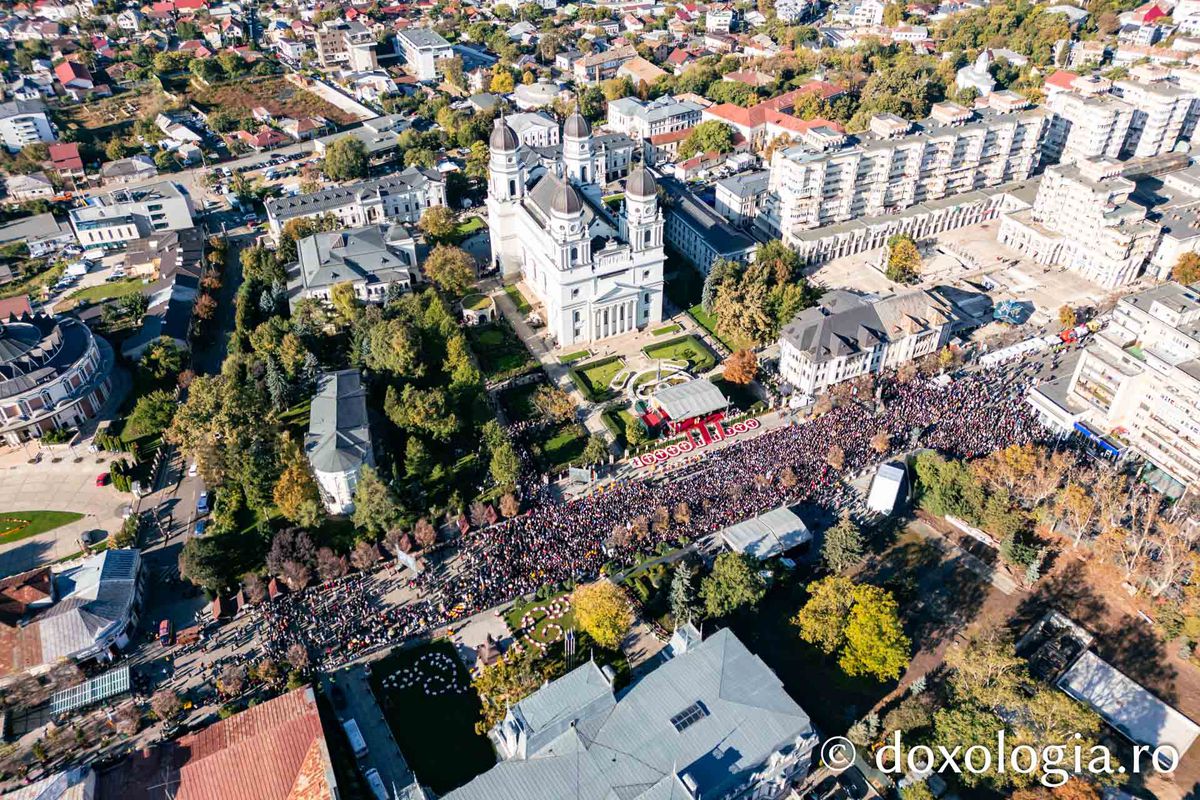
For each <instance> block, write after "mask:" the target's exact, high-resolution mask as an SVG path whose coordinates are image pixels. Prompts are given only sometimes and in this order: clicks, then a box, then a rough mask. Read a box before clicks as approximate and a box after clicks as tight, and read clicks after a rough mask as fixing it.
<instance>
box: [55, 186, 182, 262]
mask: <svg viewBox="0 0 1200 800" xmlns="http://www.w3.org/2000/svg"><path fill="white" fill-rule="evenodd" d="M70 220H71V228H72V229H73V230H74V231H75V236H76V238H78V239H79V244H80V246H82V247H83V248H84V249H87V248H90V247H101V248H104V249H106V250H114V249H119V248H123V247H125V245H126V244H127V243H128V242H131V241H133V240H134V239H141V238H142V237H144V236H149V235H150V234H151V233H154V232H156V231H178V230H183V229H185V228H191V227H192V201H191V198H190V197H189V196H188V193H187V190H186V189H184V188H183V187H182V186H180V185H179V184H177V183H172V182H170V181H163V182H162V183H153V184H150V185H148V186H139V187H137V188H134V189H117V190H116V191H114V192H111V193H109V194H106V195H101V196H99V197H96V198H94V199H93V201H92V204H91V205H88V206H81V207H79V208H73V209H71V214H70Z"/></svg>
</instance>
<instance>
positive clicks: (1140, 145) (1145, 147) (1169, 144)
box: [1113, 80, 1196, 158]
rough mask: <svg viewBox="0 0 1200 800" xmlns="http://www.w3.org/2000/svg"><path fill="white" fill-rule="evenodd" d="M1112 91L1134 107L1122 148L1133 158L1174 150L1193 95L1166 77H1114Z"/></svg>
mask: <svg viewBox="0 0 1200 800" xmlns="http://www.w3.org/2000/svg"><path fill="white" fill-rule="evenodd" d="M1113 94H1115V95H1117V96H1118V97H1120V98H1121V99H1122V100H1124V101H1125V102H1126V103H1128V104H1129V105H1131V106H1132V107H1133V115H1132V117H1131V119H1130V122H1129V133H1128V134H1127V136H1126V142H1125V150H1126V152H1127V153H1128V154H1129V155H1131V156H1133V157H1135V158H1144V157H1148V156H1157V155H1161V154H1162V153H1168V152H1170V151H1171V150H1173V149H1174V147H1175V143H1176V142H1178V141H1179V137H1180V134H1181V133H1182V132H1183V126H1184V122H1185V121H1186V120H1187V117H1188V114H1189V113H1190V112H1191V109H1192V103H1193V101H1194V100H1195V98H1196V94H1194V93H1193V92H1189V91H1187V90H1186V89H1183V88H1182V87H1179V86H1176V85H1175V84H1173V83H1170V82H1169V81H1166V80H1156V81H1133V80H1124V81H1117V82H1116V83H1114V84H1113Z"/></svg>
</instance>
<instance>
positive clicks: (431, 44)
mask: <svg viewBox="0 0 1200 800" xmlns="http://www.w3.org/2000/svg"><path fill="white" fill-rule="evenodd" d="M396 41H397V42H399V43H400V52H401V53H403V54H404V63H405V64H406V65H407V66H408V69H409V71H410V72H412V74H413V75H414V76H415V77H416V79H417V80H419V81H428V82H432V81H439V80H441V78H442V65H441V64H440V63H439V62H441V61H444V60H445V59H447V58H452V57H453V56H454V48H452V47H451V46H450V43H449V42H447V41H446V40H445V39H443V38H442V35H441V34H440V33H438V32H437V31H434V30H430V29H429V28H406V29H405V30H402V31H400V32H398V33H397V34H396Z"/></svg>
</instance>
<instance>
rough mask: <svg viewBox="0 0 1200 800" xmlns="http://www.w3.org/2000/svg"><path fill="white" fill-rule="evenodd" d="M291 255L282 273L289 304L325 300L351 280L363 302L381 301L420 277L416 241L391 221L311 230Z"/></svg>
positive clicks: (403, 289) (405, 290)
mask: <svg viewBox="0 0 1200 800" xmlns="http://www.w3.org/2000/svg"><path fill="white" fill-rule="evenodd" d="M296 253H297V259H296V262H295V263H293V264H291V265H290V266H289V267H288V271H287V288H288V299H289V302H291V303H292V304H293V305H294V304H295V303H296V301H297V300H299V299H301V298H304V297H315V298H318V299H320V300H325V301H329V299H330V292H331V290H332V289H333V287H334V286H336V285H337V284H339V283H350V284H351V286H352V287H353V289H354V294H355V296H356V297H358V299H359V300H362V301H363V302H368V303H382V302H384V301H385V300H386V299H387V298H388V295H389V293H391V292H393V291H402V292H407V291H409V290H411V289H412V288H413V286H414V285H416V284H417V283H418V282H420V280H421V273H420V271H419V270H418V269H417V246H416V240H415V239H413V235H412V234H411V233H410V232H409V231H408V229H407V228H405V227H404V226H403V225H399V224H395V223H392V224H386V225H367V226H365V227H361V228H351V229H350V230H344V231H336V232H327V233H317V234H313V235H312V236H308V237H305V238H304V239H301V240H300V241H299V242H297V243H296Z"/></svg>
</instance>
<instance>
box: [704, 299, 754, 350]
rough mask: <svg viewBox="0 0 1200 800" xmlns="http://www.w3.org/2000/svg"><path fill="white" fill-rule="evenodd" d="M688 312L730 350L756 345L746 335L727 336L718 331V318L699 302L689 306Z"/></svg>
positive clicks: (744, 348) (746, 348) (747, 348)
mask: <svg viewBox="0 0 1200 800" xmlns="http://www.w3.org/2000/svg"><path fill="white" fill-rule="evenodd" d="M688 314H690V315H691V317H692V319H694V320H696V324H697V325H699V326H700V327H701V328H704V330H706V331H708V332H709V333H710V334H712V336H713V338H714V339H716V340H717V341H718V342H720V343H721V344H723V345H725V347H726V348H727V349H728V350H729V351H730V352H735V351H737V350H749V349H750V348H752V347H753V346H754V343H753V342H751V341H750V340H749V339H746V338H745V337H742V336H726V335H725V334H723V333H721V332H720V331H718V330H717V318H716V317H714V316H713V315H712V314H710V313H708V312H707V311H705V310H704V306H702V305H700V304H699V303H697V304H696V305H694V306H692V307H691V308H689V309H688Z"/></svg>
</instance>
